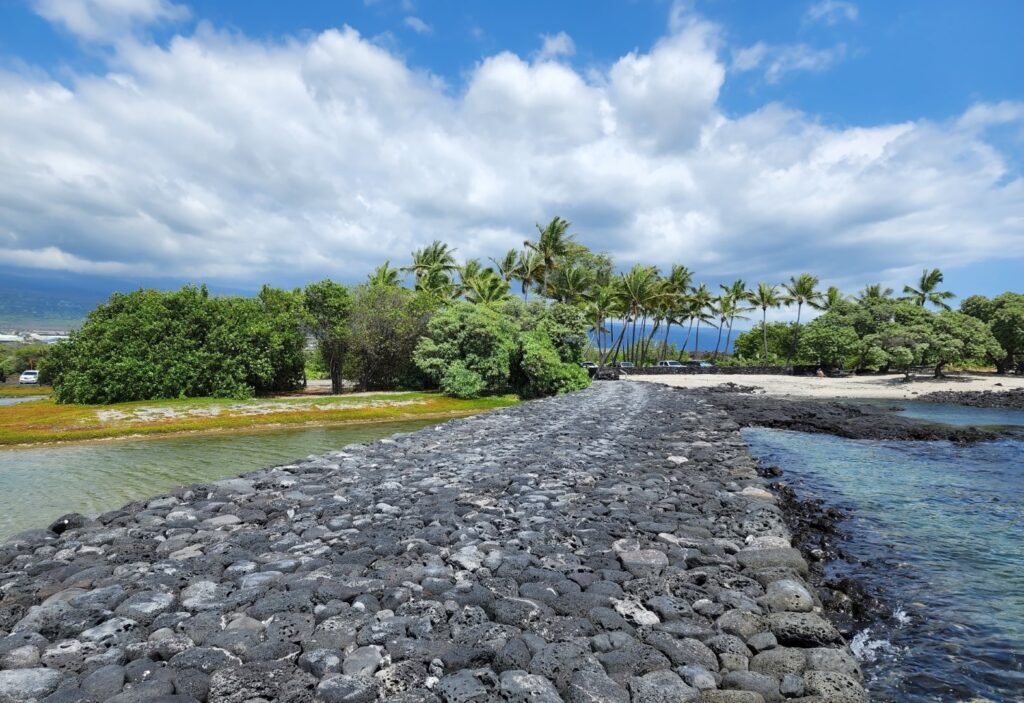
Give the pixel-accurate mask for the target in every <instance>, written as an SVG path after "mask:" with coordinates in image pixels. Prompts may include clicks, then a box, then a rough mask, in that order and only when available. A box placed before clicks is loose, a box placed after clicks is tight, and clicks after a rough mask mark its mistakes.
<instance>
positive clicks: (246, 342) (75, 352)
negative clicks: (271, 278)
mask: <svg viewBox="0 0 1024 703" xmlns="http://www.w3.org/2000/svg"><path fill="white" fill-rule="evenodd" d="M301 324H302V320H301V316H300V315H299V314H298V301H297V299H294V298H293V297H291V294H289V293H286V292H284V291H276V290H274V289H269V288H264V289H263V290H262V291H261V292H260V294H259V295H258V296H257V297H255V298H211V297H210V296H209V295H208V294H207V292H206V289H205V288H201V289H200V288H195V287H191V286H186V287H185V288H182V289H181V290H179V291H173V292H162V291H156V290H139V291H135V292H134V293H127V294H120V293H118V294H115V295H113V296H111V298H110V300H109V302H107V303H105V304H103V305H100V306H98V307H97V308H96V309H95V310H93V311H92V312H91V313H89V316H88V317H87V318H86V321H85V323H84V324H83V325H82V327H81V329H79V330H77V331H76V332H73V333H72V334H71V338H70V339H69V340H68V341H66V342H60V343H58V344H56V345H54V346H53V347H52V349H51V351H50V354H49V356H48V358H47V359H46V360H45V362H44V364H43V367H42V368H41V369H40V372H41V374H42V375H46V376H48V377H50V378H52V380H53V386H54V395H55V397H56V399H57V401H58V402H62V403H119V402H125V401H131V400H153V399H159V398H190V397H199V396H218V397H229V398H242V397H249V396H252V395H254V394H256V393H263V392H269V391H278V390H289V389H293V388H296V387H298V386H299V385H301V383H302V373H303V363H304V358H303V348H304V346H305V343H306V339H305V335H304V334H303V331H302V327H301Z"/></svg>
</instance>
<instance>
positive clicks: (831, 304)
mask: <svg viewBox="0 0 1024 703" xmlns="http://www.w3.org/2000/svg"><path fill="white" fill-rule="evenodd" d="M846 300H847V296H846V295H845V294H844V293H843V291H841V290H839V289H838V288H837V287H835V286H829V287H828V290H827V291H825V293H824V294H823V295H822V296H821V300H820V301H818V302H817V303H816V304H815V303H810V306H811V307H812V308H814V309H815V310H824V311H826V312H827V311H829V310H834V309H835V308H837V307H838V306H839V304H840V303H842V302H845V301H846Z"/></svg>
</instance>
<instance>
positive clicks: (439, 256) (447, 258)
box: [405, 239, 458, 287]
mask: <svg viewBox="0 0 1024 703" xmlns="http://www.w3.org/2000/svg"><path fill="white" fill-rule="evenodd" d="M457 268H458V266H457V265H456V264H455V250H454V249H451V248H449V246H448V245H447V244H445V243H444V242H442V241H441V240H439V239H435V240H434V241H433V242H431V243H430V245H428V246H426V247H424V248H422V249H417V250H416V251H414V252H413V253H412V265H411V266H406V267H405V270H406V271H412V272H413V273H415V274H416V284H417V287H419V286H420V282H421V281H422V280H423V279H424V278H426V277H427V276H428V275H430V274H431V273H432V272H434V271H440V272H442V273H444V274H449V273H451V272H452V271H455V270H456V269H457Z"/></svg>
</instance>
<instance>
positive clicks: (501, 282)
mask: <svg viewBox="0 0 1024 703" xmlns="http://www.w3.org/2000/svg"><path fill="white" fill-rule="evenodd" d="M463 285H464V290H465V295H466V300H468V301H469V302H471V303H475V304H477V305H492V304H494V303H497V302H500V301H502V300H505V299H506V298H508V297H509V296H508V281H506V280H505V279H504V278H502V277H501V276H499V275H498V274H496V273H495V272H494V271H492V270H491V269H484V270H483V271H482V272H480V273H479V274H477V275H476V276H473V277H472V278H468V279H466V280H465V281H464V282H463Z"/></svg>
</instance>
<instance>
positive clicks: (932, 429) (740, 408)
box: [677, 383, 1024, 444]
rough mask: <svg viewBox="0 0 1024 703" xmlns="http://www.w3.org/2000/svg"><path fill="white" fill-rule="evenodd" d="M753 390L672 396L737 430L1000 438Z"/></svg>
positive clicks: (965, 440)
mask: <svg viewBox="0 0 1024 703" xmlns="http://www.w3.org/2000/svg"><path fill="white" fill-rule="evenodd" d="M758 390H759V389H757V388H756V387H755V386H741V385H736V384H733V383H727V384H722V385H720V386H711V387H708V388H700V389H678V390H677V392H683V393H688V394H692V395H696V396H699V397H702V398H705V399H707V400H708V402H710V403H711V404H713V405H714V406H716V407H717V408H719V409H721V410H723V411H724V412H726V413H727V414H728V415H729V417H731V418H732V419H733V420H735V421H736V422H737V423H739V424H740V426H742V427H768V428H772V429H780V430H794V431H797V432H812V433H822V434H831V435H835V436H837V437H845V438H847V439H888V440H946V441H950V442H955V443H957V444H971V443H974V442H984V441H988V440H992V439H995V438H997V437H999V436H1000V434H999V433H998V432H993V431H990V430H986V429H981V428H977V427H957V426H952V425H942V424H936V423H930V422H924V421H922V420H915V419H912V418H907V417H901V416H899V415H896V414H894V413H893V412H891V411H890V410H889V409H886V408H884V407H878V406H874V405H866V404H863V403H846V402H842V401H836V400H821V399H804V398H779V397H775V396H769V395H760V394H757V391H758ZM1021 396H1022V397H1024V394H1021ZM923 398H924V397H922V399H923ZM937 402H954V401H949V400H947V401H937ZM956 402H959V401H956ZM892 406H893V408H894V409H895V408H898V407H899V401H893V402H892Z"/></svg>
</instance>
